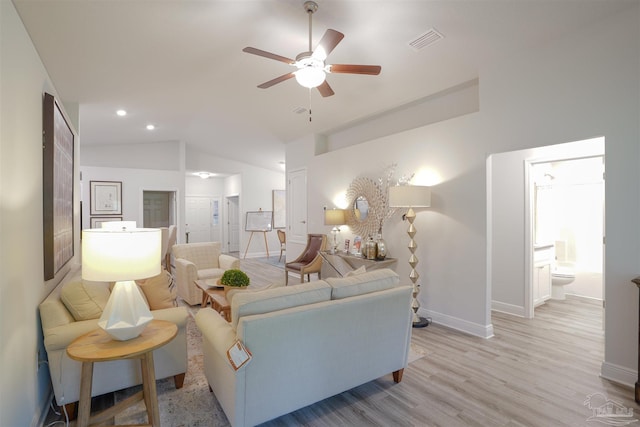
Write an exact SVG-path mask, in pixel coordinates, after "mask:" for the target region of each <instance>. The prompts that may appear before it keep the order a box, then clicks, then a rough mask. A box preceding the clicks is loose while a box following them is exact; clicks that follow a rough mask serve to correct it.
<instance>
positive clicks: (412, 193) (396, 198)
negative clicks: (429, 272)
mask: <svg viewBox="0 0 640 427" xmlns="http://www.w3.org/2000/svg"><path fill="white" fill-rule="evenodd" d="M429 206H431V188H429V187H424V186H420V185H399V186H396V187H389V207H390V208H409V210H408V211H407V213H406V215H405V218H407V221H409V230H407V234H409V237H410V238H411V240H410V241H409V251H410V252H411V256H410V257H409V265H410V266H411V273H410V274H409V279H411V282H412V283H413V302H412V303H411V307H412V308H413V327H414V328H424V327H425V326H427V325H428V324H429V321H428V320H427V319H425V318H423V317H420V316H418V308H420V303H419V302H418V293H419V292H420V285H419V284H417V283H416V282H417V281H418V277H420V275H419V274H418V272H417V271H416V265H418V258H417V257H416V255H415V251H416V249H417V248H418V245H417V243H416V241H415V240H414V239H413V238H414V236H415V235H416V227H415V226H414V225H413V221H414V220H415V218H416V213H415V212H414V211H413V208H428V207H429Z"/></svg>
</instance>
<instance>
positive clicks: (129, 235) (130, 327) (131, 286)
mask: <svg viewBox="0 0 640 427" xmlns="http://www.w3.org/2000/svg"><path fill="white" fill-rule="evenodd" d="M160 236H161V231H160V229H154V228H134V229H125V230H120V231H116V230H109V229H98V228H95V229H89V230H83V231H82V278H83V279H85V280H94V281H101V282H114V281H115V282H116V284H115V286H114V287H113V291H112V292H111V296H110V297H109V301H108V302H107V305H106V307H105V309H104V311H103V312H102V316H101V317H100V320H99V321H98V325H99V326H100V327H101V328H102V329H104V330H105V331H106V332H107V333H108V334H109V335H111V336H112V337H113V338H114V339H116V340H119V341H126V340H130V339H132V338H135V337H137V336H138V335H140V333H141V332H142V331H143V330H144V328H145V326H146V325H147V323H149V322H150V321H151V320H153V317H152V316H151V312H150V311H149V307H147V304H146V302H145V301H144V298H143V297H142V295H141V293H140V290H139V289H138V286H137V285H136V283H135V282H134V280H136V279H145V278H147V277H153V276H156V275H158V274H160V271H161V269H160V249H161V237H160Z"/></svg>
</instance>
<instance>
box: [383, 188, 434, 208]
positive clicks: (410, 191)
mask: <svg viewBox="0 0 640 427" xmlns="http://www.w3.org/2000/svg"><path fill="white" fill-rule="evenodd" d="M429 206H431V188H430V187H425V186H421V185H398V186H396V187H389V207H390V208H428V207H429Z"/></svg>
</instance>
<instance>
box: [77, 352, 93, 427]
mask: <svg viewBox="0 0 640 427" xmlns="http://www.w3.org/2000/svg"><path fill="white" fill-rule="evenodd" d="M80 378H81V380H80V401H79V403H78V422H77V424H76V425H77V427H86V426H88V425H89V419H90V418H91V384H92V382H93V362H82V373H81V377H80Z"/></svg>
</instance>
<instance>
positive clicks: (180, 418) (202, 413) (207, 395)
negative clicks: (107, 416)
mask: <svg viewBox="0 0 640 427" xmlns="http://www.w3.org/2000/svg"><path fill="white" fill-rule="evenodd" d="M199 309H200V308H199V307H197V306H193V307H189V310H188V311H189V317H188V319H187V350H188V355H189V362H188V367H187V374H186V376H185V379H184V386H183V387H182V388H181V389H179V390H176V388H175V386H174V383H173V378H166V379H163V380H158V381H157V391H158V405H159V407H160V424H161V425H163V426H171V427H187V426H188V427H212V426H216V427H226V426H230V424H229V421H228V420H227V417H226V415H225V414H224V412H223V410H222V407H221V406H220V404H219V403H218V401H217V400H216V398H215V395H214V394H213V393H211V392H210V391H209V384H208V383H207V379H206V377H205V376H204V368H203V362H202V345H201V343H202V335H201V334H200V331H199V330H198V327H197V326H196V323H195V320H194V318H193V316H195V314H196V313H197V312H198V310H199ZM425 354H426V352H425V351H424V350H423V349H421V348H419V347H417V346H415V345H414V344H411V347H410V349H409V357H408V363H412V362H415V361H416V360H418V359H420V358H422V357H424V356H425ZM140 390H141V386H137V387H131V388H128V389H126V390H122V391H119V392H116V393H115V401H116V402H119V401H122V400H124V399H126V398H127V397H129V396H131V395H132V394H134V393H136V392H138V391H140ZM146 421H147V415H146V412H145V407H144V404H143V403H142V402H139V403H138V404H136V405H133V406H132V407H130V408H128V409H126V410H125V411H123V412H122V413H121V414H119V415H118V416H116V417H115V424H142V423H145V422H146Z"/></svg>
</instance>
